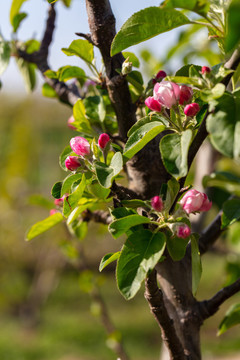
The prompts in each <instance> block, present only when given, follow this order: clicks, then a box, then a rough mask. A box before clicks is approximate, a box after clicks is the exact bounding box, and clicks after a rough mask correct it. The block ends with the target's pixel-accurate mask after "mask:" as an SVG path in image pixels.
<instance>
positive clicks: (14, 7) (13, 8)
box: [10, 0, 27, 26]
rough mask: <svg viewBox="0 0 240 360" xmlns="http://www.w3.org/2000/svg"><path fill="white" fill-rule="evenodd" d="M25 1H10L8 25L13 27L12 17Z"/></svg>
mask: <svg viewBox="0 0 240 360" xmlns="http://www.w3.org/2000/svg"><path fill="white" fill-rule="evenodd" d="M25 1H27V0H12V5H11V9H10V23H11V25H13V26H14V24H13V20H14V17H15V16H16V15H17V14H18V13H19V11H20V9H21V6H22V4H23V3H24V2H25Z"/></svg>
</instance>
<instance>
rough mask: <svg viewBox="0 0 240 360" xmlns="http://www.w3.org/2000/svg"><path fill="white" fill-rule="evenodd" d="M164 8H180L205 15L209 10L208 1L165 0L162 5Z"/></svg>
mask: <svg viewBox="0 0 240 360" xmlns="http://www.w3.org/2000/svg"><path fill="white" fill-rule="evenodd" d="M162 6H163V7H166V8H180V9H186V10H190V11H193V12H196V13H197V14H200V15H203V16H204V15H206V14H207V12H208V10H209V6H210V4H209V1H208V0H165V1H164V3H163V4H162Z"/></svg>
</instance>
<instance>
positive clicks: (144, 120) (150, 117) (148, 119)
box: [127, 115, 168, 137]
mask: <svg viewBox="0 0 240 360" xmlns="http://www.w3.org/2000/svg"><path fill="white" fill-rule="evenodd" d="M155 121H159V123H160V124H159V125H167V124H168V122H167V121H166V120H165V118H164V117H162V116H161V115H148V116H145V117H143V118H141V119H140V120H138V121H137V122H136V123H135V124H134V125H133V126H132V127H131V128H130V130H128V134H127V135H128V137H130V136H131V135H132V134H133V133H134V132H135V131H136V130H137V129H139V128H140V127H142V126H143V125H145V124H148V123H153V122H155Z"/></svg>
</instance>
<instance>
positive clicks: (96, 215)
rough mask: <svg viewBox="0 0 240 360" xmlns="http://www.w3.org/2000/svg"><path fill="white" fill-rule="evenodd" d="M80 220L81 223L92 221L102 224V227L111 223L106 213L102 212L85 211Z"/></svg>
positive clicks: (110, 218) (109, 216)
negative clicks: (81, 220)
mask: <svg viewBox="0 0 240 360" xmlns="http://www.w3.org/2000/svg"><path fill="white" fill-rule="evenodd" d="M82 218H83V221H87V222H88V221H91V220H93V221H94V222H97V223H102V224H104V225H109V224H110V223H111V222H112V217H111V215H110V214H109V212H108V211H104V210H96V211H93V212H92V211H90V210H86V211H84V212H83V213H82Z"/></svg>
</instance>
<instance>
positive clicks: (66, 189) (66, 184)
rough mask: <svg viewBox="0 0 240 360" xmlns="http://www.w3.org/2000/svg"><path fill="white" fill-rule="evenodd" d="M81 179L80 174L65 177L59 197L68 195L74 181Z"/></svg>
mask: <svg viewBox="0 0 240 360" xmlns="http://www.w3.org/2000/svg"><path fill="white" fill-rule="evenodd" d="M81 178H82V173H78V174H70V175H69V176H67V177H66V178H65V179H64V181H63V182H62V188H61V196H63V195H65V194H67V193H70V192H71V187H72V185H73V184H74V183H75V182H76V181H78V180H81Z"/></svg>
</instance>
